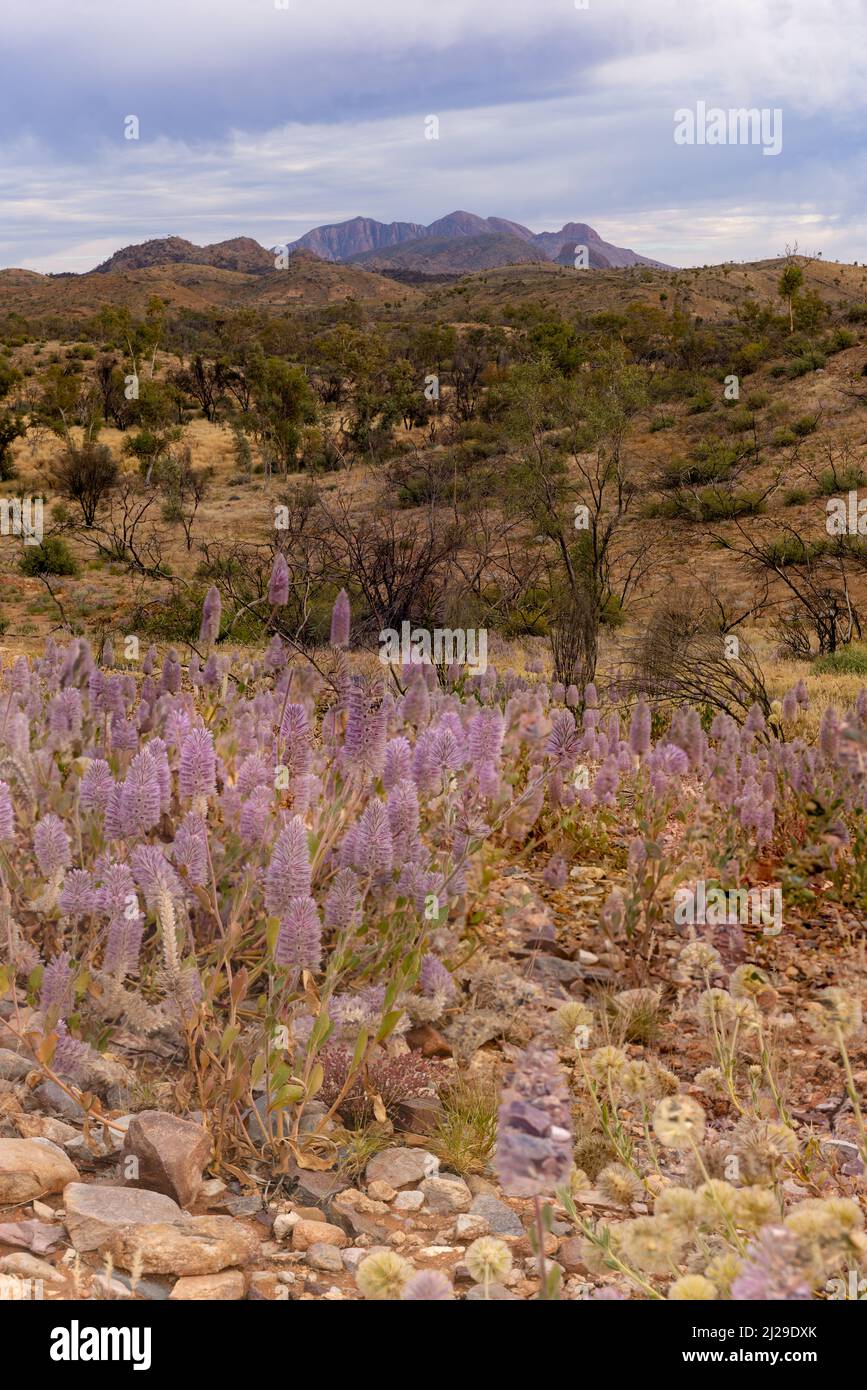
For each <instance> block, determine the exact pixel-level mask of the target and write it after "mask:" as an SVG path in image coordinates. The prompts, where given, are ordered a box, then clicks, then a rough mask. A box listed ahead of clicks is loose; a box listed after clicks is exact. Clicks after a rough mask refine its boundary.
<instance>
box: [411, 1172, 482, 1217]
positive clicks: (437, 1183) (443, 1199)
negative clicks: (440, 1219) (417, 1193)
mask: <svg viewBox="0 0 867 1390" xmlns="http://www.w3.org/2000/svg"><path fill="white" fill-rule="evenodd" d="M421 1190H422V1192H423V1193H424V1201H425V1206H426V1207H427V1209H428V1211H435V1212H439V1213H441V1214H443V1215H448V1216H453V1215H455V1214H456V1213H457V1212H461V1211H469V1209H470V1206H471V1204H472V1200H473V1194H472V1193H471V1192H470V1189H469V1188H468V1187H467V1185H466V1183H465V1182H464V1180H463V1178H457V1177H442V1178H427V1179H426V1180H425V1181H424V1182H423V1183H422V1184H421Z"/></svg>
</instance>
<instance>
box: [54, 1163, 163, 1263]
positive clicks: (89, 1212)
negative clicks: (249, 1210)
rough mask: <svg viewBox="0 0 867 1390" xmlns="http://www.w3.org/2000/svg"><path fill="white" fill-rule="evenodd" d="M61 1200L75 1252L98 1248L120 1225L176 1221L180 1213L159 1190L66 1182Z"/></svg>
mask: <svg viewBox="0 0 867 1390" xmlns="http://www.w3.org/2000/svg"><path fill="white" fill-rule="evenodd" d="M76 1176H77V1175H76ZM63 1203H64V1208H65V1216H64V1224H65V1225H66V1229H67V1231H68V1232H69V1238H70V1240H71V1241H72V1244H73V1245H74V1246H75V1248H76V1250H79V1251H85V1250H97V1249H99V1247H100V1245H102V1244H103V1243H104V1242H105V1241H106V1240H108V1238H109V1237H110V1236H111V1235H113V1234H114V1233H115V1232H116V1231H119V1230H122V1229H123V1228H124V1227H127V1226H136V1225H140V1224H142V1223H153V1222H158V1221H176V1220H178V1219H179V1218H180V1217H181V1216H182V1215H183V1213H182V1211H181V1209H180V1207H179V1206H178V1204H177V1202H173V1201H172V1199H171V1197H166V1196H165V1195H164V1193H162V1192H147V1191H145V1190H144V1189H139V1188H135V1187H109V1186H107V1185H103V1184H100V1183H82V1182H71V1183H69V1184H68V1186H67V1187H65V1188H64V1189H63Z"/></svg>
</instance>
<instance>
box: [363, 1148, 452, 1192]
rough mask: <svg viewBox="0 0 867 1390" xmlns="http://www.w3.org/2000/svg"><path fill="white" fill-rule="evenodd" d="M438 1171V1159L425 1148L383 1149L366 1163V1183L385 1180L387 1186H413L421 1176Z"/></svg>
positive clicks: (429, 1175)
mask: <svg viewBox="0 0 867 1390" xmlns="http://www.w3.org/2000/svg"><path fill="white" fill-rule="evenodd" d="M437 1172H439V1159H438V1158H436V1157H435V1156H434V1155H433V1154H432V1153H428V1152H427V1150H426V1149H400V1148H391V1149H383V1150H382V1152H381V1153H378V1154H374V1156H373V1158H372V1159H371V1160H370V1162H369V1163H368V1165H367V1172H366V1177H367V1181H368V1183H371V1182H385V1183H388V1185H389V1187H394V1188H399V1187H414V1186H415V1184H416V1183H418V1182H421V1180H422V1178H430V1177H433V1176H434V1174H435V1173H437Z"/></svg>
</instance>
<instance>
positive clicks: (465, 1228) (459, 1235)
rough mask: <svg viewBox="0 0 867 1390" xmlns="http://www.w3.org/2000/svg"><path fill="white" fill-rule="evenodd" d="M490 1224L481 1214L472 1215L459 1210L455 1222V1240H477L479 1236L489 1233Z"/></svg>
mask: <svg viewBox="0 0 867 1390" xmlns="http://www.w3.org/2000/svg"><path fill="white" fill-rule="evenodd" d="M490 1229H491V1228H490V1226H489V1225H488V1223H487V1221H486V1220H485V1218H484V1217H483V1216H472V1215H471V1214H470V1213H469V1212H461V1215H460V1216H459V1217H458V1219H457V1221H456V1222H455V1239H456V1240H477V1239H478V1237H479V1236H486V1235H489V1234H490Z"/></svg>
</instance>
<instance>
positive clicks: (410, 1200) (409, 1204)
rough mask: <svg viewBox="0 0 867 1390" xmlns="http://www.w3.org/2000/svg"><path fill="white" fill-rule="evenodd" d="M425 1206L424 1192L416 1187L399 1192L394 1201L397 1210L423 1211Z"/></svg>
mask: <svg viewBox="0 0 867 1390" xmlns="http://www.w3.org/2000/svg"><path fill="white" fill-rule="evenodd" d="M423 1206H424V1193H423V1192H419V1191H418V1190H417V1189H414V1188H410V1189H409V1190H408V1191H406V1192H398V1194H397V1196H396V1197H395V1199H394V1203H393V1208H394V1210H395V1211H421V1209H422V1207H423Z"/></svg>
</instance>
